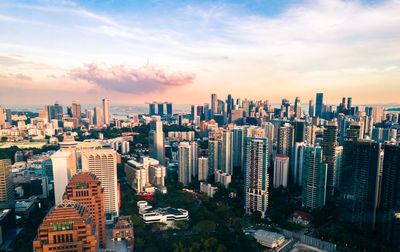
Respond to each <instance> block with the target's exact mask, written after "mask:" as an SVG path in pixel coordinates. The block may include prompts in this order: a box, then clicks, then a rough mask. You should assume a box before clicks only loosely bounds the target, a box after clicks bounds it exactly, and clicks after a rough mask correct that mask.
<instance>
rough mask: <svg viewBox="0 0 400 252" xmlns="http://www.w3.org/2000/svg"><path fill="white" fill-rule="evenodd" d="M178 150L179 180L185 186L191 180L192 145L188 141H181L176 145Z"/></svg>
mask: <svg viewBox="0 0 400 252" xmlns="http://www.w3.org/2000/svg"><path fill="white" fill-rule="evenodd" d="M178 150H179V153H178V155H179V164H178V166H179V168H178V169H179V176H178V179H179V182H181V183H182V184H183V185H184V186H187V185H189V184H190V182H192V171H193V168H192V165H193V161H192V147H191V146H190V144H189V142H181V143H180V144H179V146H178Z"/></svg>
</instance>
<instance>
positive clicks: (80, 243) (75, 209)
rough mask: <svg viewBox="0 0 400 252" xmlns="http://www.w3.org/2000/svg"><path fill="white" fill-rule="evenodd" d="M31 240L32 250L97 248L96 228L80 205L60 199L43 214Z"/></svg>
mask: <svg viewBox="0 0 400 252" xmlns="http://www.w3.org/2000/svg"><path fill="white" fill-rule="evenodd" d="M37 233H38V235H37V236H36V238H35V240H34V241H33V251H34V252H45V251H88V252H96V251H99V245H98V240H97V234H98V230H97V227H96V224H95V222H94V218H93V217H92V216H90V213H89V210H88V209H87V207H85V206H84V205H81V204H79V203H77V202H75V201H71V200H63V201H61V202H59V203H58V204H56V206H55V207H53V208H52V209H51V210H50V211H49V213H48V214H47V215H46V217H45V218H44V220H43V222H42V224H41V225H40V227H39V229H38V231H37Z"/></svg>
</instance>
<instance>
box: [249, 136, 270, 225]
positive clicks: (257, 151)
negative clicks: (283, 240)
mask: <svg viewBox="0 0 400 252" xmlns="http://www.w3.org/2000/svg"><path fill="white" fill-rule="evenodd" d="M244 145H245V147H244V150H245V151H244V164H245V210H246V214H251V213H253V212H256V211H258V212H260V213H261V217H262V218H264V217H265V212H266V211H267V207H268V185H269V176H268V173H267V168H268V141H267V138H266V137H265V131H264V129H262V128H251V129H249V130H248V131H247V134H246V137H245V143H244Z"/></svg>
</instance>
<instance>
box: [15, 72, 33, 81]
mask: <svg viewBox="0 0 400 252" xmlns="http://www.w3.org/2000/svg"><path fill="white" fill-rule="evenodd" d="M14 78H15V79H17V80H22V81H32V77H29V76H27V75H24V74H21V73H18V74H15V75H14Z"/></svg>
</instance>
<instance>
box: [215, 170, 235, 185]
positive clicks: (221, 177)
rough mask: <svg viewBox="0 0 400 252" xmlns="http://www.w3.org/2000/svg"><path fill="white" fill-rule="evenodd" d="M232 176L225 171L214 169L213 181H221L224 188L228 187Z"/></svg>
mask: <svg viewBox="0 0 400 252" xmlns="http://www.w3.org/2000/svg"><path fill="white" fill-rule="evenodd" d="M231 180H232V176H231V175H229V174H228V173H226V172H223V171H221V170H216V171H215V182H216V183H221V184H222V185H223V186H224V187H225V188H228V187H229V184H230V183H231Z"/></svg>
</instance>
